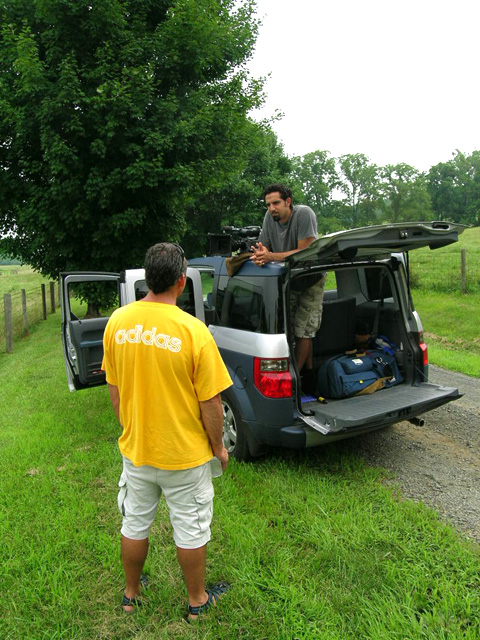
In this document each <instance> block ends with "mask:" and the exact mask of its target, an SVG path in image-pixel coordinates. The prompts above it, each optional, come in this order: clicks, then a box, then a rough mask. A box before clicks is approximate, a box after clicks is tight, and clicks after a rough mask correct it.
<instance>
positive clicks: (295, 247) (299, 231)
mask: <svg viewBox="0 0 480 640" xmlns="http://www.w3.org/2000/svg"><path fill="white" fill-rule="evenodd" d="M263 196H264V198H265V204H266V205H267V212H266V214H265V218H264V220H263V226H262V231H261V233H260V236H259V240H258V243H257V246H256V247H253V256H252V257H251V260H253V262H255V264H257V265H259V266H263V265H264V264H266V263H267V262H273V261H275V260H285V258H287V257H288V256H290V255H292V253H296V252H297V251H301V250H302V249H306V248H307V247H308V246H309V245H310V244H311V243H312V242H313V241H314V240H316V238H317V237H318V233H317V217H316V215H315V213H314V212H313V211H312V209H310V207H307V206H305V205H296V206H293V204H292V192H291V190H290V189H288V187H286V186H285V185H283V184H280V183H275V184H271V185H269V186H268V187H266V189H265V190H264V192H263ZM324 284H325V277H324V276H322V277H321V278H319V279H318V280H317V282H315V283H314V284H312V285H311V286H310V287H309V288H308V289H306V290H305V291H301V292H293V295H292V297H291V302H292V307H293V312H294V333H295V359H296V362H297V367H298V370H299V371H300V372H302V388H303V390H304V391H305V392H310V393H312V392H313V391H314V387H315V377H314V372H313V340H312V339H313V338H314V337H315V334H316V333H317V331H318V329H319V327H320V323H321V321H322V303H323V289H324Z"/></svg>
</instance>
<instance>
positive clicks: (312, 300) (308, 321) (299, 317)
mask: <svg viewBox="0 0 480 640" xmlns="http://www.w3.org/2000/svg"><path fill="white" fill-rule="evenodd" d="M324 286H325V278H322V279H321V280H319V281H318V282H316V283H315V284H314V285H312V286H311V287H309V288H308V289H306V290H305V291H302V292H299V293H293V295H292V296H291V298H290V301H291V302H290V310H291V313H292V317H293V330H294V334H295V337H296V338H314V337H315V334H316V333H317V331H318V330H319V328H320V325H321V323H322V304H323V291H324Z"/></svg>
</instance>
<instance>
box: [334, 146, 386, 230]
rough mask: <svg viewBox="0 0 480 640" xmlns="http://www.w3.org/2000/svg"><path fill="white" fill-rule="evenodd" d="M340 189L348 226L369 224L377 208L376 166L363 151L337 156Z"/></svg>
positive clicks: (377, 180) (377, 184)
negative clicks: (346, 207)
mask: <svg viewBox="0 0 480 640" xmlns="http://www.w3.org/2000/svg"><path fill="white" fill-rule="evenodd" d="M339 164H340V174H341V175H340V190H341V191H342V192H343V193H344V194H345V195H346V198H345V200H344V202H345V204H346V205H348V211H349V213H348V219H345V220H344V221H343V222H344V223H345V226H346V227H347V228H348V227H350V228H356V227H359V226H363V225H368V224H371V223H372V221H374V220H375V218H376V216H377V213H378V210H379V199H378V186H379V178H378V167H377V166H376V165H374V164H371V163H370V160H369V159H368V158H367V156H365V155H364V154H363V153H356V154H348V155H344V156H341V157H340V158H339Z"/></svg>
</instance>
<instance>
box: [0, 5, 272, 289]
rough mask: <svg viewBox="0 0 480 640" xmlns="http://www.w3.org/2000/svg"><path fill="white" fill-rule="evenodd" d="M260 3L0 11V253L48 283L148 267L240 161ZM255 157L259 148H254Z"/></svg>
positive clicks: (254, 94)
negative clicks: (149, 251)
mask: <svg viewBox="0 0 480 640" xmlns="http://www.w3.org/2000/svg"><path fill="white" fill-rule="evenodd" d="M254 8H255V5H254V2H253V0H243V1H241V2H237V1H236V0H98V1H97V2H91V0H76V1H75V2H72V1H70V0H9V2H8V3H7V2H3V3H1V4H0V23H1V25H2V31H1V37H0V109H1V114H2V117H1V118H0V140H1V143H0V236H1V235H3V236H6V237H3V239H2V240H1V249H2V251H3V252H5V253H7V254H8V255H9V256H12V257H17V258H20V259H21V260H22V262H24V263H28V264H30V265H32V266H33V267H34V268H35V269H36V270H38V271H40V272H41V273H42V274H44V275H45V276H47V277H51V278H55V277H56V276H57V274H58V272H59V271H62V270H75V269H89V270H91V269H101V270H119V269H120V268H123V267H125V266H134V265H137V264H139V263H140V262H141V261H142V260H143V257H144V254H145V250H146V248H147V247H148V246H149V245H150V244H152V242H154V241H160V240H178V239H179V238H180V237H181V236H182V234H183V233H184V232H185V229H186V226H187V220H186V218H185V216H186V212H187V211H188V210H189V208H191V206H192V203H194V202H196V201H198V200H199V199H200V198H201V197H202V195H203V194H204V193H211V192H214V191H215V190H219V189H221V188H222V187H223V186H224V185H225V184H228V183H229V181H230V180H231V179H232V177H233V176H234V175H236V174H237V173H238V171H239V168H241V167H242V166H243V165H244V153H243V150H242V149H243V147H242V142H243V139H244V137H245V133H246V131H247V132H248V131H249V130H250V127H251V122H250V120H249V118H248V113H249V112H250V111H251V110H252V109H254V108H255V107H256V106H258V105H259V104H260V102H261V98H262V94H261V91H262V83H261V82H260V81H255V80H252V79H251V78H250V77H249V76H248V74H247V72H246V71H245V69H244V63H245V61H246V60H247V59H248V58H249V57H250V56H251V54H252V51H253V47H254V43H255V39H256V35H257V28H258V24H257V21H256V19H255V17H254ZM250 151H251V150H250V149H249V150H248V152H250Z"/></svg>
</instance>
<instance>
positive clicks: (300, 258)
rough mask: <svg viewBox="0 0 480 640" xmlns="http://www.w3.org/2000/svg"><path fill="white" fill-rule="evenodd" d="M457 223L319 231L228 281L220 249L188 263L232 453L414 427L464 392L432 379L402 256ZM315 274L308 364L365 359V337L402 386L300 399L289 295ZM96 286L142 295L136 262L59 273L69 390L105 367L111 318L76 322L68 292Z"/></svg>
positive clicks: (192, 300) (451, 234)
mask: <svg viewBox="0 0 480 640" xmlns="http://www.w3.org/2000/svg"><path fill="white" fill-rule="evenodd" d="M463 230H464V227H463V226H462V225H457V224H452V223H444V222H432V223H406V224H391V225H382V226H373V227H365V228H362V229H354V230H350V231H342V232H338V233H333V234H329V235H326V236H323V237H322V238H320V239H319V240H316V241H315V242H313V243H312V244H311V245H310V246H309V247H308V248H307V249H304V250H303V251H299V252H298V253H295V254H293V255H292V256H290V257H289V258H288V259H287V260H286V261H285V262H274V263H269V264H267V265H265V266H264V267H257V266H256V265H254V264H253V263H252V262H250V261H247V262H246V263H244V264H243V265H242V266H241V267H240V268H239V269H238V271H237V272H236V273H235V275H233V276H229V275H228V274H227V265H226V260H227V257H226V256H221V255H217V256H209V257H203V258H195V259H192V260H189V263H188V264H189V267H188V270H187V286H186V288H185V291H184V293H183V294H182V296H181V298H180V299H179V300H178V305H179V306H180V307H181V308H183V309H184V310H185V311H187V312H189V313H191V314H193V315H195V316H196V317H198V318H199V319H201V320H202V321H204V322H205V323H206V324H207V325H208V327H209V329H210V331H211V333H212V335H213V337H214V339H215V342H216V344H217V345H218V348H219V350H220V353H221V354H222V357H223V359H224V361H225V364H226V365H227V367H228V370H229V372H230V375H231V377H232V380H233V385H232V386H231V387H230V388H229V389H227V390H226V391H225V392H224V393H223V394H222V401H223V408H224V442H225V446H226V447H227V449H228V450H229V452H230V453H232V454H233V455H235V456H236V457H237V458H238V459H240V460H249V459H251V458H253V457H256V456H258V455H261V454H263V453H265V452H266V451H267V450H268V447H270V446H283V447H291V448H305V447H312V446H318V445H321V444H325V443H328V442H331V441H333V440H338V439H341V438H346V437H350V436H354V435H357V434H360V433H365V432H368V431H373V430H375V429H380V428H382V427H386V426H388V425H390V424H393V423H395V422H399V421H401V420H410V421H412V422H415V421H416V422H418V421H419V420H421V418H420V416H422V415H423V414H424V413H426V412H427V411H430V410H431V409H434V408H436V407H439V406H441V405H443V404H445V403H447V402H450V401H451V400H455V399H457V398H459V397H460V394H459V392H458V389H454V388H448V387H441V386H438V385H434V384H431V383H429V382H428V354H427V347H426V345H425V343H424V340H423V327H422V323H421V321H420V318H419V316H418V313H417V312H416V311H415V309H414V306H413V302H412V299H411V296H410V289H409V273H408V255H409V252H410V251H411V250H414V249H417V248H419V247H424V246H429V247H430V248H431V249H437V248H440V247H443V246H446V245H448V244H451V243H453V242H456V241H457V240H458V234H459V233H461V232H462V231H463ZM318 272H327V274H328V275H327V280H326V288H325V297H324V304H323V316H322V325H321V327H320V330H319V332H318V334H317V336H316V338H315V340H314V364H315V368H316V369H318V371H319V372H320V371H323V372H324V371H325V363H326V362H327V361H329V360H332V359H336V358H339V357H340V356H342V355H343V354H345V352H348V353H350V354H353V356H352V357H354V358H355V359H356V361H359V357H360V358H361V357H362V355H365V351H363V353H360V354H359V353H358V351H359V350H362V348H363V347H361V346H360V345H361V343H362V341H365V340H367V336H370V341H369V342H368V343H365V344H367V345H368V344H370V345H373V346H374V347H375V349H378V348H380V349H381V348H382V345H383V346H384V347H385V349H386V351H388V354H389V355H390V356H392V355H393V358H394V361H395V362H394V363H393V364H394V365H395V370H396V371H397V372H398V373H399V374H400V375H398V373H397V380H396V382H397V384H391V386H390V385H387V386H385V388H382V389H380V390H378V391H376V392H375V393H371V394H366V395H364V394H362V395H353V396H348V397H329V396H328V393H325V391H324V390H323V389H322V388H321V387H319V389H318V392H317V393H316V394H315V396H306V395H304V394H302V391H301V387H300V377H299V372H298V371H297V369H296V365H295V358H294V357H293V355H292V354H293V353H294V337H293V335H292V326H291V319H290V314H289V311H288V310H289V308H290V304H289V296H290V291H291V290H292V288H295V287H296V286H297V285H298V284H299V280H301V279H303V278H307V277H309V276H312V275H313V274H315V273H318ZM92 282H96V283H102V284H103V285H104V286H110V287H112V286H113V287H114V288H115V289H116V290H117V291H118V303H119V305H123V304H127V303H129V302H132V301H134V300H138V299H140V298H142V297H143V296H144V295H145V293H146V292H147V288H146V284H145V279H144V272H143V270H142V269H134V270H128V271H125V272H123V273H122V274H110V273H63V274H61V303H62V340H63V346H64V354H65V363H66V369H67V377H68V381H69V386H70V389H71V390H72V391H73V390H76V389H82V388H87V387H91V386H97V385H99V384H104V383H105V376H104V374H103V372H102V371H101V369H100V365H101V361H102V355H103V353H102V337H103V330H104V328H105V325H106V322H107V320H108V317H102V318H91V319H82V320H80V319H79V318H77V317H76V315H75V314H74V313H73V312H72V309H71V300H73V299H74V296H75V287H76V286H78V284H79V283H92ZM72 288H73V289H72ZM379 336H382V338H381V339H380V338H379V339H378V340H377V341H376V343H375V339H376V338H377V337H379ZM368 349H369V347H368V346H367V352H368ZM385 359H386V358H385ZM391 362H392V361H391ZM324 375H325V374H324V373H323V376H324ZM319 379H320V378H319ZM391 379H392V378H390V380H391Z"/></svg>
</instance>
